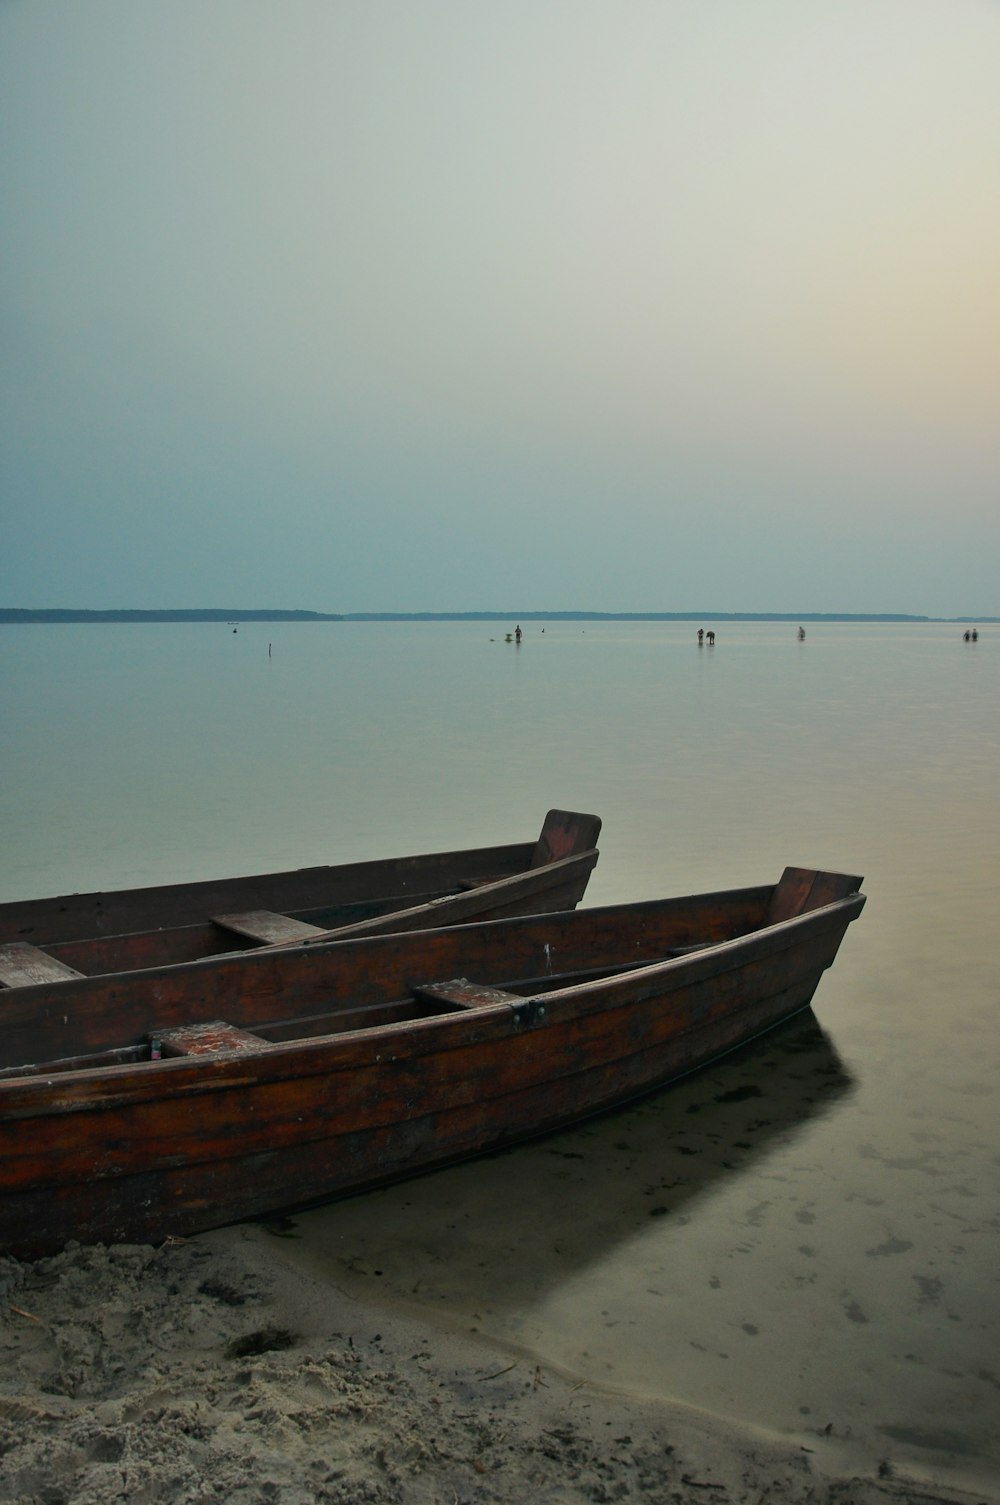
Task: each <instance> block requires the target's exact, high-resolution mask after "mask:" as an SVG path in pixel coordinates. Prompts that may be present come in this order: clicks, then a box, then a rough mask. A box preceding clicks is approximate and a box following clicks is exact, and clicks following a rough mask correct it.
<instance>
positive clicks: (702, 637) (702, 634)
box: [698, 627, 705, 647]
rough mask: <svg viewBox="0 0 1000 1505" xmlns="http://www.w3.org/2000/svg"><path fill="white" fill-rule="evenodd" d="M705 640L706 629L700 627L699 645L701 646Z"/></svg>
mask: <svg viewBox="0 0 1000 1505" xmlns="http://www.w3.org/2000/svg"><path fill="white" fill-rule="evenodd" d="M704 641H705V629H704V627H699V628H698V646H699V647H701V645H702V643H703V642H704Z"/></svg>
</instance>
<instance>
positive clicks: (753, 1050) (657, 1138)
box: [257, 1009, 854, 1308]
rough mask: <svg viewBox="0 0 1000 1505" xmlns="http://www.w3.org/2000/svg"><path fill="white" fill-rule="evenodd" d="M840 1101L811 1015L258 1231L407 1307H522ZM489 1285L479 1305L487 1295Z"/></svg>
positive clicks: (686, 1206) (671, 1216)
mask: <svg viewBox="0 0 1000 1505" xmlns="http://www.w3.org/2000/svg"><path fill="white" fill-rule="evenodd" d="M853 1089H854V1081H853V1078H852V1077H851V1075H850V1074H849V1072H848V1071H847V1070H846V1068H845V1067H844V1065H843V1063H842V1061H841V1059H840V1056H839V1055H838V1053H837V1050H836V1048H835V1046H834V1045H833V1043H832V1042H831V1040H830V1038H829V1036H828V1035H827V1034H826V1033H825V1031H824V1030H823V1029H822V1027H821V1026H820V1024H819V1023H818V1021H817V1019H816V1017H815V1015H814V1014H813V1012H812V1010H811V1009H808V1010H805V1011H804V1012H803V1013H801V1014H799V1015H797V1016H796V1017H794V1018H793V1019H790V1020H788V1021H787V1022H786V1023H784V1024H782V1025H779V1026H778V1027H776V1028H775V1029H773V1030H771V1031H770V1032H769V1033H768V1034H767V1035H766V1036H765V1037H763V1038H761V1039H758V1040H756V1041H753V1042H751V1043H750V1044H749V1045H746V1046H743V1047H742V1048H740V1049H738V1050H735V1051H732V1052H731V1053H730V1054H728V1055H727V1056H724V1057H722V1058H720V1059H719V1060H717V1061H716V1062H714V1063H711V1064H709V1065H708V1066H706V1067H704V1068H703V1069H701V1070H699V1071H697V1072H695V1073H693V1074H692V1075H690V1076H688V1077H686V1078H684V1079H682V1080H681V1081H679V1082H676V1083H674V1084H672V1085H668V1086H666V1087H664V1088H662V1089H660V1090H658V1091H656V1092H654V1093H652V1094H650V1095H649V1096H646V1097H644V1098H641V1099H639V1100H638V1101H636V1102H633V1103H632V1104H630V1105H626V1106H625V1107H622V1108H619V1109H617V1110H613V1111H611V1112H607V1113H603V1114H601V1115H600V1116H599V1117H597V1118H593V1119H590V1120H588V1121H587V1122H585V1123H582V1124H580V1125H578V1126H576V1127H575V1128H571V1129H566V1130H562V1131H560V1132H558V1133H554V1134H551V1135H548V1136H546V1137H545V1138H542V1139H537V1140H533V1141H530V1142H528V1143H527V1144H522V1145H519V1146H514V1147H512V1148H510V1149H507V1150H503V1151H500V1152H497V1153H494V1154H492V1155H486V1156H481V1157H479V1158H478V1159H477V1160H475V1161H472V1162H468V1163H464V1164H461V1165H456V1166H453V1167H450V1168H448V1169H445V1170H441V1171H438V1172H436V1173H434V1174H431V1175H426V1176H423V1177H420V1178H417V1179H416V1180H409V1181H407V1182H403V1183H397V1184H395V1185H393V1186H389V1187H385V1188H382V1189H379V1190H376V1191H373V1192H369V1193H367V1194H365V1195H362V1196H358V1197H354V1198H350V1199H348V1200H343V1201H339V1202H337V1203H330V1204H327V1205H324V1206H322V1207H317V1208H313V1209H310V1210H308V1211H305V1212H301V1213H299V1214H297V1215H295V1216H292V1217H287V1218H282V1219H277V1220H263V1221H262V1222H260V1223H259V1224H258V1225H257V1227H258V1228H259V1229H260V1230H261V1231H262V1233H263V1234H264V1235H265V1236H268V1235H272V1236H275V1237H280V1238H282V1239H283V1240H284V1241H285V1248H286V1250H287V1252H288V1255H289V1257H290V1258H291V1259H292V1260H293V1261H294V1262H295V1263H297V1264H303V1265H305V1266H307V1267H308V1268H310V1269H311V1270H312V1272H313V1273H320V1274H322V1275H324V1276H326V1277H327V1278H332V1279H334V1280H336V1281H337V1282H338V1283H340V1282H343V1283H346V1284H348V1285H349V1286H353V1287H354V1288H355V1289H358V1290H359V1291H362V1290H363V1291H365V1292H367V1293H371V1290H372V1287H373V1286H375V1287H377V1289H378V1291H379V1293H380V1294H381V1295H385V1296H390V1297H391V1298H392V1299H394V1300H399V1301H402V1302H407V1303H409V1302H413V1301H415V1302H417V1303H419V1305H420V1306H421V1307H426V1306H432V1307H433V1306H438V1305H440V1306H442V1307H444V1306H445V1305H446V1304H449V1303H452V1302H455V1301H456V1300H457V1302H458V1305H460V1306H461V1305H463V1298H465V1299H466V1301H467V1302H468V1303H471V1305H472V1306H475V1304H476V1298H477V1296H482V1297H484V1298H485V1299H486V1300H488V1302H489V1304H490V1305H492V1306H494V1307H495V1306H496V1305H502V1306H504V1307H509V1308H514V1307H517V1306H518V1305H520V1304H527V1303H529V1302H535V1301H537V1300H538V1299H539V1297H540V1296H544V1294H545V1292H546V1290H547V1289H549V1288H550V1287H554V1286H557V1285H559V1284H560V1283H561V1282H563V1281H565V1280H566V1279H567V1278H569V1277H571V1276H574V1275H577V1274H579V1273H582V1272H583V1271H585V1270H587V1269H588V1268H590V1267H592V1266H594V1265H596V1264H598V1263H599V1262H600V1261H602V1260H604V1259H606V1258H608V1257H609V1256H610V1255H611V1254H613V1252H614V1250H615V1249H616V1248H617V1247H619V1246H624V1245H625V1244H627V1243H628V1242H629V1241H631V1240H632V1239H634V1238H636V1237H638V1236H639V1235H641V1234H642V1233H643V1232H645V1231H646V1230H648V1228H649V1226H650V1220H656V1219H663V1220H665V1221H666V1222H668V1223H669V1224H670V1225H672V1226H674V1227H676V1226H677V1225H678V1223H683V1222H686V1221H688V1220H689V1219H690V1217H691V1216H693V1215H694V1211H695V1206H696V1204H698V1203H701V1202H704V1201H705V1200H706V1199H708V1198H711V1197H712V1196H713V1194H715V1193H717V1192H719V1191H721V1190H723V1189H724V1188H725V1189H729V1188H730V1187H731V1185H732V1182H733V1179H734V1178H740V1177H747V1176H750V1175H752V1174H755V1173H759V1172H760V1170H761V1168H762V1166H763V1164H764V1162H765V1161H766V1159H767V1157H768V1156H769V1154H771V1153H772V1152H774V1151H776V1150H779V1149H782V1148H785V1147H786V1146H787V1145H788V1144H789V1143H790V1142H791V1141H793V1140H794V1139H796V1138H797V1137H798V1136H799V1135H800V1134H801V1133H802V1132H803V1131H804V1130H805V1129H806V1128H807V1127H809V1126H810V1125H811V1124H814V1123H815V1122H816V1121H818V1119H819V1118H821V1117H822V1116H823V1115H824V1114H826V1113H828V1112H830V1111H831V1110H832V1109H833V1108H835V1107H836V1106H838V1105H841V1104H843V1102H844V1101H845V1100H846V1099H847V1098H848V1097H849V1095H850V1094H851V1093H852V1091H853ZM487 1287H488V1295H487V1293H486V1288H487Z"/></svg>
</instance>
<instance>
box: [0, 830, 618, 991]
mask: <svg viewBox="0 0 1000 1505" xmlns="http://www.w3.org/2000/svg"><path fill="white" fill-rule="evenodd" d="M600 830H601V822H600V820H599V818H598V817H597V816H596V815H584V814H580V813H578V812H577V811H573V810H550V811H549V812H548V814H547V815H546V817H545V821H544V824H543V826H542V830H541V834H540V835H539V837H538V839H537V840H536V841H527V842H521V843H517V844H514V845H510V846H500V847H481V848H477V849H473V850H471V851H467V852H434V853H430V854H428V855H426V856H418V857H394V858H389V859H386V860H383V861H375V862H352V863H348V864H345V865H343V866H341V867H311V868H300V869H298V870H297V871H293V872H287V873H264V874H260V875H258V876H255V877H249V878H230V879H221V880H207V881H202V882H197V883H184V884H168V885H166V886H165V887H160V888H139V889H126V890H121V891H119V892H113V893H92V894H64V895H62V896H60V897H58V898H52V899H38V900H21V901H18V902H16V903H11V904H0V990H2V989H4V988H13V987H22V986H25V985H30V984H32V983H39V982H57V981H59V980H60V979H62V980H64V981H66V980H69V979H71V978H74V977H78V976H80V975H83V976H85V977H89V976H93V975H95V974H99V973H109V972H132V971H136V970H137V969H139V968H143V967H162V966H169V965H171V964H172V963H176V962H189V961H195V960H197V959H199V958H200V957H204V956H215V955H220V954H223V953H225V952H231V951H245V950H247V949H248V948H253V947H257V946H265V945H306V944H315V943H316V942H317V941H325V940H331V939H334V938H336V939H338V940H339V939H342V938H346V937H348V936H359V935H380V934H384V933H386V932H388V931H390V930H427V929H437V928H438V927H440V926H443V925H463V924H467V923H468V922H470V921H473V920H494V919H503V918H505V917H506V916H508V915H521V914H543V913H547V912H548V911H550V910H554V909H573V908H574V907H575V906H576V905H577V904H578V903H579V902H580V900H581V899H582V898H583V895H584V892H585V891H586V887H587V881H588V879H589V877H590V874H591V872H592V871H593V869H594V866H595V865H596V863H597V858H598V851H597V838H598V835H599V834H600ZM0 998H2V992H0Z"/></svg>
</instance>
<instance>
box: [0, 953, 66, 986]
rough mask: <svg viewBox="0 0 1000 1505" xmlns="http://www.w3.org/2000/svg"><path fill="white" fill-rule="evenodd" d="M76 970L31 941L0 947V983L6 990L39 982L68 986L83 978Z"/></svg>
mask: <svg viewBox="0 0 1000 1505" xmlns="http://www.w3.org/2000/svg"><path fill="white" fill-rule="evenodd" d="M82 976H83V973H82V972H77V971H75V969H74V968H73V967H67V966H66V964H65V962H61V961H57V960H56V958H55V957H54V956H50V955H49V954H48V952H47V951H41V950H40V949H39V948H38V947H37V946H32V944H31V942H30V941H8V942H7V943H6V944H5V945H3V946H0V983H2V984H3V986H4V987H5V988H24V987H29V986H30V985H31V984H32V983H36V982H66V981H67V980H68V979H69V978H71V977H82Z"/></svg>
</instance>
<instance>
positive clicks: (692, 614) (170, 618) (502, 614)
mask: <svg viewBox="0 0 1000 1505" xmlns="http://www.w3.org/2000/svg"><path fill="white" fill-rule="evenodd" d="M513 621H519V622H998V621H1000V617H973V616H962V617H927V616H916V615H911V614H909V613H906V612H835V611H819V612H810V611H806V612H790V611H520V612H518V611H349V612H323V611H254V610H248V611H236V610H232V611H230V610H222V609H221V608H216V607H204V608H199V609H195V610H190V611H185V610H162V611H78V610H74V609H72V608H57V607H39V608H34V607H16V606H0V625H4V624H7V625H12V624H13V625H16V624H18V623H32V624H35V623H56V624H58V623H61V622H84V623H85V622H101V623H106V622H110V623H115V622H225V623H229V624H232V625H234V626H235V625H237V624H239V623H241V622H513Z"/></svg>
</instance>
